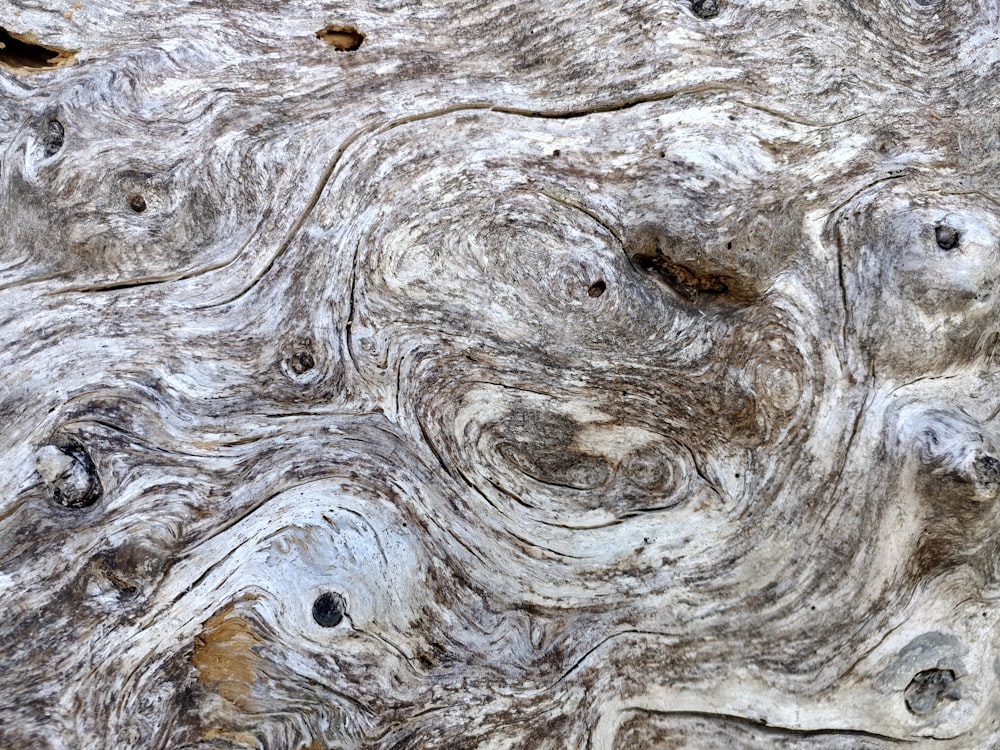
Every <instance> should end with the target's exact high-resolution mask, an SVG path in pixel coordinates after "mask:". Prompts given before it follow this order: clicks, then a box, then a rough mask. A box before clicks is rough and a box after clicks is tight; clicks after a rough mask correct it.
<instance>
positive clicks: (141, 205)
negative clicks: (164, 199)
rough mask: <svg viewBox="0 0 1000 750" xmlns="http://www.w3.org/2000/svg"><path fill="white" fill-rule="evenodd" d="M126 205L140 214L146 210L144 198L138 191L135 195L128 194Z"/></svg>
mask: <svg viewBox="0 0 1000 750" xmlns="http://www.w3.org/2000/svg"><path fill="white" fill-rule="evenodd" d="M128 207H129V208H131V209H132V210H133V211H135V212H136V213H137V214H141V213H142V212H143V211H145V210H146V199H145V198H143V197H142V195H140V194H139V193H136V194H135V195H130V196H129V197H128Z"/></svg>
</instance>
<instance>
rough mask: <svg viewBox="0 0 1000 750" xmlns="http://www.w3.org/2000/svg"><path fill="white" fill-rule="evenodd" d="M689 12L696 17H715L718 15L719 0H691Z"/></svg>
mask: <svg viewBox="0 0 1000 750" xmlns="http://www.w3.org/2000/svg"><path fill="white" fill-rule="evenodd" d="M691 12H693V13H694V14H695V15H696V16H698V18H715V17H716V16H717V15H719V0H691Z"/></svg>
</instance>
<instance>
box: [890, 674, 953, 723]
mask: <svg viewBox="0 0 1000 750" xmlns="http://www.w3.org/2000/svg"><path fill="white" fill-rule="evenodd" d="M903 697H904V699H905V701H906V708H907V710H908V711H909V712H910V713H911V714H915V715H917V716H927V715H929V714H932V713H934V712H936V711H937V710H939V708H940V707H941V704H942V703H943V702H944V701H957V700H961V699H962V690H961V688H960V687H959V685H958V678H957V677H956V676H955V673H954V672H953V671H952V670H950V669H926V670H924V671H923V672H918V673H917V675H916V676H915V677H914V678H913V679H912V680H911V681H910V684H909V685H907V686H906V691H905V692H904V693H903Z"/></svg>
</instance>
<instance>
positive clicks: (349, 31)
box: [316, 24, 365, 52]
mask: <svg viewBox="0 0 1000 750" xmlns="http://www.w3.org/2000/svg"><path fill="white" fill-rule="evenodd" d="M316 38H317V39H322V40H323V41H324V42H326V43H327V44H329V45H330V46H331V47H333V48H334V49H335V50H338V51H340V52H353V51H354V50H356V49H358V48H359V47H360V46H361V45H362V43H364V41H365V35H364V34H362V33H361V32H360V31H358V30H357V29H356V28H354V27H353V26H345V25H341V24H331V25H329V26H325V27H323V28H322V29H320V30H319V31H317V32H316Z"/></svg>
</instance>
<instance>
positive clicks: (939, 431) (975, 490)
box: [919, 412, 1000, 502]
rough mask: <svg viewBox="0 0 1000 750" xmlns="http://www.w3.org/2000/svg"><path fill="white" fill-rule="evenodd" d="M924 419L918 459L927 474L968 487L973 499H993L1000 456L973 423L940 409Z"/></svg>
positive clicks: (999, 491)
mask: <svg viewBox="0 0 1000 750" xmlns="http://www.w3.org/2000/svg"><path fill="white" fill-rule="evenodd" d="M924 420H926V421H925V422H924V425H923V430H922V432H921V434H920V441H919V444H920V458H921V462H922V463H923V464H924V466H925V467H927V469H929V470H930V471H929V474H930V476H931V477H935V478H937V479H944V480H947V481H950V482H954V483H957V485H959V486H966V487H968V488H969V489H970V490H971V499H973V500H976V501H980V502H982V501H991V500H996V499H997V497H998V496H1000V459H998V458H997V456H996V455H995V454H996V453H997V451H994V450H991V446H990V445H989V444H988V443H987V441H986V440H985V438H984V437H983V436H982V435H981V434H980V433H979V431H978V430H977V429H976V426H975V425H972V424H967V423H966V422H965V420H962V419H958V418H956V417H954V416H952V415H950V414H946V413H941V412H930V413H928V414H926V415H925V416H924Z"/></svg>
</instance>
